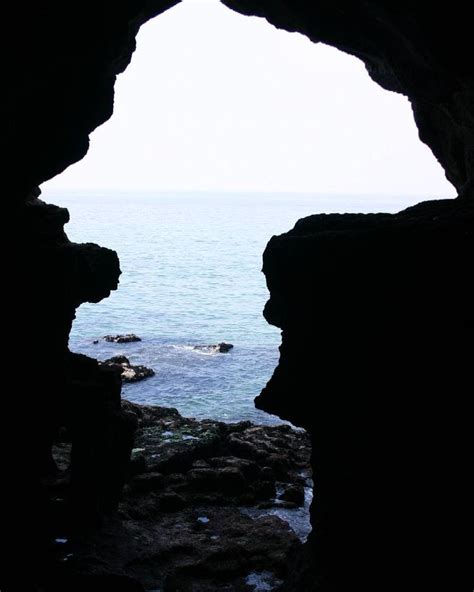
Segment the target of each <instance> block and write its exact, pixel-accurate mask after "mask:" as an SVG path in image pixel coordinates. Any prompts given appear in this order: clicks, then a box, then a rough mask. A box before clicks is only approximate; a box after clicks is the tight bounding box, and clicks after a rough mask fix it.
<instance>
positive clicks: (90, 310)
mask: <svg viewBox="0 0 474 592" xmlns="http://www.w3.org/2000/svg"><path fill="white" fill-rule="evenodd" d="M43 199H44V200H45V201H47V202H50V203H56V204H59V205H62V206H64V207H67V208H68V210H69V211H70V214H71V222H70V223H69V224H68V225H67V227H66V231H67V233H68V236H69V237H70V239H71V240H74V241H75V242H96V243H98V244H100V245H102V246H104V247H109V248H112V249H115V250H116V251H117V252H118V254H119V257H120V261H121V269H122V275H121V277H120V286H119V289H118V290H117V291H116V292H114V293H112V295H111V297H110V298H108V299H107V300H104V301H103V302H101V303H99V304H84V305H82V306H81V307H80V309H79V310H78V313H77V319H76V321H75V323H74V326H73V331H72V334H71V339H70V347H71V349H72V350H73V351H77V352H81V353H85V354H87V355H90V356H93V357H96V358H98V359H105V358H108V357H111V356H112V355H116V354H119V353H120V354H122V353H123V354H125V355H126V356H127V357H129V358H130V360H131V361H132V363H139V364H144V365H146V366H150V367H152V368H153V369H154V370H155V372H156V376H154V377H153V378H150V379H148V380H145V381H143V382H141V383H137V384H129V385H125V386H124V389H123V390H124V396H125V397H126V398H128V399H130V400H132V401H136V402H141V403H150V404H157V405H165V406H172V407H177V408H178V409H179V411H180V412H181V413H183V414H184V415H187V416H192V417H197V418H203V417H211V418H216V419H220V420H224V421H239V420H242V419H250V420H252V421H257V422H262V423H278V422H279V420H278V418H275V417H272V416H270V415H268V414H265V413H263V412H261V411H258V410H256V409H255V408H254V406H253V399H254V398H255V396H256V395H258V393H259V392H260V391H261V389H262V388H263V386H264V385H265V383H266V382H267V381H268V379H269V378H270V376H271V374H272V372H273V369H274V368H275V366H276V364H277V362H278V346H279V344H280V332H279V330H278V329H277V328H275V327H271V326H270V325H268V324H267V323H266V321H265V319H264V318H263V316H262V310H263V307H264V304H265V302H266V300H267V298H268V291H267V289H266V284H265V278H264V276H263V274H262V273H261V267H262V253H263V251H264V249H265V245H266V244H267V242H268V240H269V239H270V238H271V236H272V235H273V234H280V233H282V232H285V231H286V230H289V229H290V228H291V227H292V226H293V225H294V224H295V222H296V221H297V220H298V219H299V218H301V217H304V216H307V215H310V214H314V213H318V212H332V211H339V212H347V211H359V212H371V211H392V212H393V211H397V210H399V209H401V208H402V207H406V206H408V205H411V204H413V203H416V202H417V201H419V198H418V199H415V198H409V197H406V198H396V197H393V198H389V197H384V198H377V197H365V198H364V197H360V196H321V195H319V196H318V195H306V194H304V195H301V194H296V195H294V194H279V195H265V194H229V193H225V194H203V193H201V194H189V193H156V194H151V193H149V194H120V193H110V194H103V193H95V194H94V193H77V194H72V193H68V194H61V193H57V192H54V193H53V192H52V191H49V192H45V193H44V194H43ZM110 333H113V334H117V333H136V334H137V335H139V336H140V337H141V338H142V340H143V341H141V342H139V343H132V344H123V345H117V344H108V343H105V342H102V341H101V342H99V344H97V345H94V344H93V341H94V340H95V339H98V338H100V337H101V336H103V335H106V334H110ZM221 341H226V342H229V343H232V344H234V349H233V350H232V351H231V352H230V353H228V354H210V353H205V352H200V351H196V350H194V349H193V348H192V346H193V345H198V344H214V343H218V342H221Z"/></svg>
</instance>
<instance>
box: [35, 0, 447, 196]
mask: <svg viewBox="0 0 474 592" xmlns="http://www.w3.org/2000/svg"><path fill="white" fill-rule="evenodd" d="M45 189H46V190H48V189H54V190H62V191H67V190H74V191H86V190H104V191H105V190H120V191H134V190H135V191H153V190H156V191H180V190H182V191H229V192H241V191H262V192H309V193H336V194H364V193H367V194H371V195H372V194H377V193H378V194H383V195H402V194H404V195H420V196H428V197H434V198H435V197H452V196H454V195H455V192H454V189H453V187H452V186H451V184H450V183H448V181H446V179H445V176H444V172H443V170H442V168H441V166H440V165H439V164H438V162H437V161H436V160H435V158H434V156H433V155H432V153H431V151H430V150H429V148H427V147H426V146H425V145H424V144H422V143H421V142H420V141H419V139H418V133H417V129H416V126H415V124H414V121H413V116H412V113H411V108H410V105H409V102H408V100H407V99H406V98H404V97H402V96H401V95H397V94H395V93H391V92H388V91H385V90H383V89H381V88H380V87H379V86H377V85H376V84H375V83H374V82H373V81H371V79H370V78H369V76H368V74H367V73H366V71H365V68H364V65H363V63H362V62H361V61H359V60H357V59H356V58H354V57H352V56H348V55H346V54H344V53H342V52H339V51H338V50H336V49H334V48H331V47H327V46H323V45H321V44H313V43H312V42H311V41H309V40H308V39H307V38H306V37H304V36H303V35H300V34H298V33H288V32H285V31H280V30H278V29H276V28H274V27H273V26H272V25H270V24H269V23H268V22H267V21H265V20H264V19H261V18H256V17H246V16H242V15H239V14H237V13H235V12H233V11H231V10H229V9H228V8H226V7H225V6H223V5H221V4H220V3H219V1H218V0H186V1H185V2H183V3H181V4H180V5H178V6H175V7H174V8H172V9H170V10H168V11H167V12H165V13H164V14H162V15H160V16H158V17H157V18H155V19H154V20H152V21H150V22H148V23H147V24H145V25H144V26H143V27H142V29H141V30H140V33H139V35H138V39H137V50H136V52H135V54H134V56H133V58H132V62H131V65H130V66H129V67H128V69H127V70H126V71H125V72H124V73H123V74H122V75H120V76H119V78H118V81H117V84H116V94H115V107H114V115H113V116H112V118H111V119H110V120H109V121H108V122H106V123H105V124H104V125H102V126H101V127H100V128H98V129H97V130H96V131H95V132H93V133H92V134H91V146H90V149H89V153H88V154H87V156H86V157H85V159H84V160H82V161H81V162H79V163H77V164H75V165H72V166H70V167H69V168H68V169H67V170H66V171H65V172H63V173H62V174H61V175H59V176H58V177H56V178H55V179H53V180H51V181H49V182H47V183H46V184H44V185H43V190H45Z"/></svg>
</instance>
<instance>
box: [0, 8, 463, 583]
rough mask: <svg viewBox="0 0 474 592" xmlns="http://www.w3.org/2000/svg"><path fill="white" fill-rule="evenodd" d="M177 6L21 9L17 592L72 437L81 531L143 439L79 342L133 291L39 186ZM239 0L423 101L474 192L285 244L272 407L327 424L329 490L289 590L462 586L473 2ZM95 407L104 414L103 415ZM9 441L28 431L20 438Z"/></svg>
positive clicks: (419, 115)
mask: <svg viewBox="0 0 474 592" xmlns="http://www.w3.org/2000/svg"><path fill="white" fill-rule="evenodd" d="M175 3H176V1H175V0H146V1H145V0H119V1H112V0H99V1H96V2H93V3H92V2H81V3H75V4H74V5H71V3H56V2H47V3H44V2H43V3H42V2H37V3H32V2H31V3H30V2H26V3H8V5H7V6H5V7H3V8H2V22H3V24H4V27H3V33H2V55H3V56H4V57H5V60H4V66H3V70H2V75H3V82H4V91H3V93H2V98H1V116H2V123H3V126H2V134H1V135H0V138H1V140H0V141H1V143H2V154H3V170H2V187H3V190H4V199H5V201H6V203H7V217H6V225H5V234H7V233H8V234H11V235H12V238H11V239H10V242H9V243H8V245H7V246H6V247H5V248H4V253H5V258H4V266H3V272H4V279H5V284H4V285H5V288H4V290H5V294H6V297H7V304H6V309H5V320H6V328H7V330H8V332H7V335H11V336H12V339H11V342H10V343H9V356H10V357H11V358H12V359H11V360H7V361H8V364H9V366H8V367H9V368H12V369H13V370H14V373H15V374H14V375H15V376H17V378H18V379H17V381H16V383H15V385H14V387H13V388H11V389H10V391H9V392H8V393H7V395H6V397H5V407H4V413H3V419H2V430H1V432H2V435H3V436H4V438H5V442H4V444H3V446H2V455H3V475H4V477H5V481H6V485H5V486H4V491H3V493H4V494H5V495H6V500H5V501H4V502H3V504H2V517H1V518H2V537H3V540H2V543H3V544H2V549H4V551H3V552H4V556H3V565H4V567H3V572H2V581H1V583H0V587H1V589H2V590H30V589H31V590H37V589H38V582H39V581H40V580H41V577H42V572H43V571H44V570H45V569H46V566H47V562H46V561H43V559H44V558H45V557H46V555H47V540H48V532H49V530H48V529H49V528H50V525H51V523H52V521H53V522H54V520H53V516H52V513H51V512H52V510H51V508H50V507H49V501H48V500H47V499H46V498H45V495H44V488H43V487H42V479H44V478H46V477H47V475H48V472H51V471H53V470H54V466H53V465H52V463H51V459H50V454H49V452H50V444H51V441H52V440H53V438H54V436H55V433H56V431H57V430H58V428H59V427H60V426H63V427H64V426H66V427H67V429H69V430H71V431H72V432H73V433H74V439H75V441H76V443H77V445H76V449H77V454H76V460H74V458H73V466H74V465H75V466H76V469H74V470H75V472H76V473H75V474H76V477H75V482H76V483H77V488H76V491H77V496H76V499H77V512H76V513H75V515H76V516H77V517H78V518H82V519H83V520H78V522H84V523H88V522H90V521H94V519H95V518H96V517H98V516H100V515H101V514H102V513H104V512H106V511H107V510H108V509H109V508H110V507H111V506H113V504H114V501H116V497H117V494H118V492H119V490H120V484H121V480H122V478H123V475H122V472H123V466H124V463H126V459H127V457H128V450H129V448H130V446H131V433H132V431H133V425H132V423H133V422H132V423H131V419H130V418H128V417H127V416H126V414H125V415H124V414H123V412H122V411H121V410H120V385H119V384H117V383H116V382H114V380H115V379H114V378H113V376H112V375H107V374H106V373H105V369H101V368H99V367H98V366H97V364H96V363H95V362H93V361H90V360H87V359H82V358H80V357H77V356H71V355H70V354H69V352H68V349H67V340H68V333H69V330H70V327H71V322H72V320H73V317H74V310H75V308H76V307H77V306H79V305H80V303H81V302H86V301H89V302H97V301H98V300H100V299H101V298H104V297H106V296H107V295H108V293H109V291H110V290H111V289H114V288H115V287H116V284H117V279H118V273H119V269H118V261H117V258H116V256H115V254H114V253H112V252H111V251H109V250H107V249H102V248H100V247H98V246H96V245H74V244H71V243H70V242H69V241H68V240H67V237H66V236H65V234H64V231H63V225H64V223H65V222H66V221H67V212H66V211H65V210H63V209H61V208H55V207H53V206H48V205H46V204H43V203H42V202H40V201H38V200H37V197H38V190H37V186H38V185H40V184H41V183H42V182H43V181H45V180H46V179H49V178H51V177H52V176H54V175H56V174H58V173H60V172H61V171H62V170H64V168H66V167H67V166H69V165H70V164H71V163H73V162H75V161H77V160H79V159H81V158H82V157H83V156H84V155H85V154H86V151H87V148H88V136H89V134H90V132H91V131H92V130H93V129H94V128H96V127H97V126H98V125H100V124H101V123H103V122H104V121H106V119H108V117H110V115H111V114H112V110H113V86H114V82H115V77H116V75H117V74H118V73H120V72H121V71H123V69H124V68H125V67H126V66H127V64H128V62H129V61H130V58H131V55H132V52H133V50H134V46H135V45H134V44H135V41H134V37H135V35H136V33H137V31H138V28H139V26H140V25H141V24H142V23H143V22H145V21H146V20H147V19H149V18H151V17H153V16H155V15H157V14H159V13H160V12H161V11H163V10H165V9H166V8H169V7H171V6H172V5H174V4H175ZM225 3H226V4H227V5H228V6H230V7H231V8H234V9H236V10H238V11H241V12H243V13H244V14H256V15H260V16H264V17H266V18H267V19H268V20H269V21H270V22H271V23H273V24H274V25H276V26H278V27H282V28H284V29H287V30H290V31H300V32H302V33H304V34H306V35H308V36H309V37H310V38H311V39H312V40H313V41H323V42H325V43H328V44H330V45H333V46H335V47H338V48H340V49H342V50H343V51H347V52H349V53H351V54H353V55H356V56H358V57H360V58H361V59H362V60H364V62H365V63H366V65H367V68H368V70H369V73H370V75H371V76H372V78H373V79H374V80H375V81H376V82H377V83H379V84H381V85H382V86H383V87H385V88H387V89H390V90H395V91H397V92H402V93H404V94H406V95H407V96H408V98H409V99H410V101H411V102H412V105H413V110H414V115H415V119H416V122H417V125H418V127H419V130H420V137H421V139H422V140H423V141H425V142H426V143H427V144H428V145H429V146H430V147H431V149H432V150H433V152H434V154H435V156H436V157H437V158H438V159H439V161H440V162H441V164H442V165H443V166H444V168H445V170H446V174H447V177H448V178H449V179H450V180H451V181H452V182H453V183H454V185H455V186H456V187H457V189H458V191H459V195H460V197H459V198H458V199H457V200H454V201H452V202H441V203H429V204H426V205H422V206H419V207H418V208H415V209H411V210H408V211H406V212H403V213H401V214H399V215H396V216H386V215H379V216H356V217H354V216H342V217H321V216H319V217H316V218H309V219H307V220H305V221H301V222H300V223H299V224H298V225H297V226H296V227H295V229H294V230H293V231H291V232H290V233H288V234H287V235H284V236H283V237H280V238H276V239H274V240H273V241H272V242H271V244H270V245H269V247H268V249H267V252H266V255H265V273H266V275H267V279H268V283H269V287H270V290H271V299H270V302H269V304H268V306H267V308H266V316H267V318H268V319H269V320H270V322H272V323H274V324H276V325H278V326H280V327H282V329H283V345H282V356H281V361H280V365H279V367H278V369H277V370H276V372H275V375H274V377H273V379H272V380H271V382H270V384H269V385H268V387H267V389H266V390H265V391H264V392H263V393H262V395H261V397H260V398H259V402H258V404H259V405H260V406H262V407H264V408H265V409H267V410H270V411H272V412H275V413H278V414H280V415H281V416H282V417H286V418H290V419H291V420H292V421H294V422H295V423H298V424H299V425H304V426H305V427H306V428H307V429H308V430H309V431H310V432H311V437H312V440H313V447H314V458H313V464H314V472H315V479H316V482H317V488H316V498H315V499H316V501H315V504H314V509H313V522H314V525H315V532H314V534H313V536H312V538H311V540H310V544H309V545H308V547H307V555H306V557H305V558H301V560H300V561H299V562H298V561H295V572H294V577H293V579H292V580H291V581H289V582H288V583H287V584H288V587H289V589H291V590H298V591H299V590H305V591H306V590H312V589H316V587H318V586H319V588H320V589H322V590H330V589H335V590H346V589H352V588H356V587H360V588H361V589H365V590H371V589H374V590H375V589H377V590H387V589H390V588H391V587H394V586H395V585H396V584H399V588H398V589H429V588H430V587H431V584H432V583H433V581H434V580H436V583H437V585H439V584H440V582H441V583H442V585H443V586H444V589H447V590H448V589H452V588H453V586H452V585H451V582H450V581H449V580H450V574H452V573H459V572H460V571H461V568H460V566H458V565H457V562H456V558H457V557H463V554H462V553H460V549H459V546H458V544H457V541H458V540H459V537H458V533H457V531H456V528H455V524H456V523H457V524H462V523H463V522H464V521H465V519H464V514H463V511H464V508H465V506H463V505H462V504H461V499H460V498H461V497H462V494H461V493H459V492H462V491H465V487H461V483H460V481H461V477H460V476H461V475H463V474H465V472H466V467H467V466H468V463H467V459H466V456H465V454H464V451H465V450H466V449H467V448H466V444H465V443H464V442H463V441H462V436H463V434H464V433H465V432H464V430H463V423H462V419H463V417H464V416H465V415H466V399H467V398H468V396H469V393H470V388H472V380H471V377H470V376H469V373H468V368H469V364H470V363H471V362H470V358H469V354H471V356H472V330H473V313H472V308H473V307H472V302H473V301H474V299H473V294H472V286H471V275H472V252H473V242H472V241H473V238H472V232H473V214H472V201H473V174H474V150H473V147H474V132H473V127H474V101H473V88H474V82H473V69H472V63H471V53H472V52H471V48H470V39H471V29H472V24H471V19H470V18H469V15H468V7H467V5H466V4H465V3H463V2H460V1H459V0H454V1H453V2H451V3H449V4H447V5H446V4H439V5H435V4H433V3H431V4H430V5H429V6H428V5H427V4H426V3H422V2H420V3H413V2H410V3H409V2H403V1H402V2H400V1H397V2H393V1H392V0H381V1H379V2H375V1H362V0H351V1H349V0H338V1H329V0H320V1H315V2H309V1H307V0H292V1H291V2H290V1H289V0H262V1H260V0H259V1H257V0H225ZM315 141H316V140H315ZM341 166H344V165H343V163H341ZM387 189H389V188H387ZM315 190H317V185H316V186H315ZM471 359H472V358H471ZM51 368H55V372H51ZM91 401H93V402H94V404H93V405H92V408H94V413H92V414H91V413H90V412H87V413H84V409H86V408H87V409H88V410H89V411H90V409H91ZM85 402H87V405H85ZM310 403H314V409H313V408H311V407H310ZM10 428H13V431H15V433H17V434H18V430H19V429H21V438H20V441H19V440H18V438H17V439H16V440H15V445H14V446H13V445H12V442H13V440H12V439H11V438H10V437H9V435H8V434H9V431H10ZM20 457H21V458H29V459H30V463H29V466H28V467H25V466H24V464H23V463H22V464H20V463H19V462H18V458H20ZM91 459H92V461H93V462H92V463H90V462H89V461H90V460H91ZM105 465H107V467H108V468H107V469H106V470H105V472H103V471H102V470H101V469H102V468H103V467H104V466H105ZM90 467H93V470H92V472H91V470H90ZM109 484H113V485H111V487H110V489H109ZM53 513H54V512H53ZM11 522H13V526H12V527H11V528H10V527H8V524H10V523H11ZM25 562H26V563H27V565H28V569H25ZM122 584H123V587H122V588H121V589H137V588H136V587H135V588H134V584H133V583H130V586H131V587H129V588H126V587H127V583H126V582H122ZM117 589H118V588H117Z"/></svg>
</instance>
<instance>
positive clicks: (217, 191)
mask: <svg viewBox="0 0 474 592" xmlns="http://www.w3.org/2000/svg"><path fill="white" fill-rule="evenodd" d="M40 189H41V195H44V194H47V193H54V194H56V193H75V194H77V193H89V194H91V193H95V194H113V193H119V194H124V193H127V194H129V193H134V192H135V193H141V194H143V193H147V194H166V193H175V194H225V195H235V194H253V195H255V194H260V195H275V196H278V195H281V196H283V195H288V194H294V195H308V196H310V195H313V196H317V197H342V196H344V197H391V198H398V197H406V198H411V197H414V198H427V199H455V198H456V197H457V196H456V195H454V196H450V195H443V194H442V193H441V192H436V194H435V193H434V192H430V193H428V192H427V193H386V192H382V191H381V192H373V191H367V192H350V193H344V192H339V191H323V190H317V191H312V190H293V189H275V190H272V189H184V188H181V189H166V188H162V189H159V188H147V189H140V188H137V189H131V188H127V189H118V188H106V189H105V188H93V187H90V188H87V189H82V188H78V189H74V188H71V187H69V188H56V187H54V188H53V187H52V188H47V187H46V188H41V187H40ZM446 193H447V192H446Z"/></svg>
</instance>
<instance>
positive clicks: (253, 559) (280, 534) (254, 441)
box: [55, 401, 310, 592]
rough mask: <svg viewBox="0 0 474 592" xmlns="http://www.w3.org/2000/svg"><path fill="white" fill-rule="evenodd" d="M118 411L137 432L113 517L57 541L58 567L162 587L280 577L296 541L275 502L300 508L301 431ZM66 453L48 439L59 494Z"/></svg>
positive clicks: (219, 585) (169, 412) (304, 443)
mask: <svg viewBox="0 0 474 592" xmlns="http://www.w3.org/2000/svg"><path fill="white" fill-rule="evenodd" d="M122 410H123V412H125V413H126V414H127V415H130V416H131V417H133V419H134V421H135V422H136V424H137V432H136V437H135V444H134V449H133V451H132V461H131V464H130V468H129V479H128V483H127V484H126V486H125V489H124V494H123V497H122V500H121V502H120V505H119V513H118V516H116V517H112V518H110V519H107V520H106V521H105V522H104V525H103V527H102V529H101V530H100V531H98V532H96V533H94V534H87V535H86V536H84V537H82V538H81V539H80V540H74V542H73V543H68V544H66V545H63V547H64V549H61V550H62V552H63V554H64V558H67V560H66V561H64V562H63V565H65V566H66V569H68V570H70V571H71V572H72V573H73V574H80V575H81V576H84V575H97V574H104V573H105V574H106V573H111V574H118V575H121V576H123V577H130V578H133V579H134V580H137V581H138V582H140V583H141V584H142V585H143V586H144V588H145V589H149V590H157V589H160V590H164V591H165V590H169V591H171V590H183V591H184V590H191V589H192V590H193V592H211V591H212V592H214V591H215V590H225V591H229V592H230V591H240V590H241V591H242V592H244V591H249V590H252V587H249V585H248V583H247V579H248V577H249V575H250V574H253V573H263V572H264V573H268V574H270V575H269V577H270V578H273V579H274V580H275V581H277V580H280V581H281V580H285V578H286V577H287V574H288V570H289V567H290V566H289V563H290V561H291V560H290V559H289V558H290V557H291V556H293V554H294V553H297V552H299V550H300V549H301V544H302V543H301V541H300V539H299V538H298V536H297V534H296V533H295V532H294V531H293V530H292V529H291V527H290V526H289V524H288V522H286V521H285V520H283V519H281V518H280V517H278V516H277V515H275V509H276V508H279V507H281V506H282V500H281V499H279V497H281V491H285V492H288V494H289V495H288V496H287V497H291V499H292V500H293V502H292V506H291V507H293V508H295V510H294V511H295V512H301V511H302V509H301V508H299V509H298V503H302V502H303V501H302V500H301V496H298V495H297V492H299V491H301V488H303V487H304V486H308V481H309V479H310V441H309V438H308V436H307V434H306V433H305V432H303V431H298V430H295V429H292V428H291V427H290V426H287V425H280V426H262V425H255V424H252V423H251V422H248V421H245V422H240V423H234V424H226V423H222V422H218V421H212V420H202V421H198V420H195V419H192V418H184V417H182V416H181V415H180V414H179V412H178V411H177V410H176V409H172V408H163V407H151V406H144V405H137V404H134V403H131V402H128V401H123V402H122ZM245 444H247V446H245ZM67 455H68V445H67V444H64V443H63V444H61V445H58V446H56V447H55V460H56V463H57V465H58V466H59V467H61V468H62V469H63V470H62V472H61V473H60V475H59V477H58V482H59V483H62V486H61V487H62V489H61V497H66V495H65V493H64V479H65V477H64V475H67V459H68V456H67ZM307 510H308V508H307V506H305V511H307ZM252 512H253V513H254V514H253V515H252ZM308 519H309V516H308ZM72 539H73V537H72V538H71V540H72ZM97 557H100V559H101V561H100V564H98V563H97Z"/></svg>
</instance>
